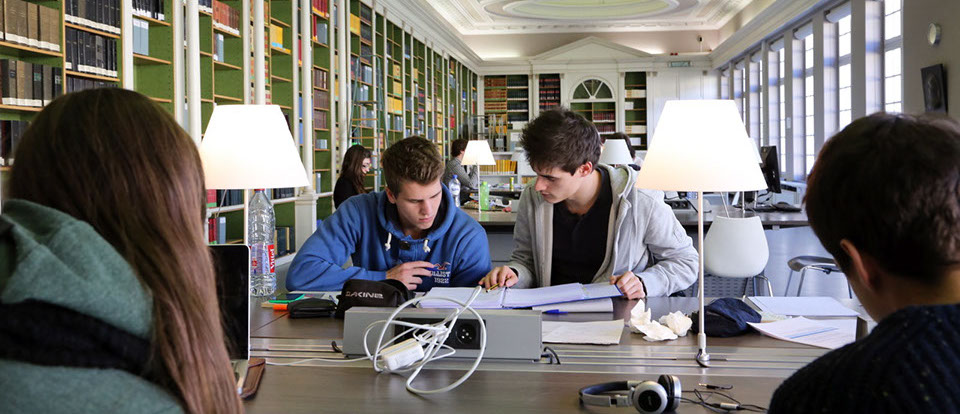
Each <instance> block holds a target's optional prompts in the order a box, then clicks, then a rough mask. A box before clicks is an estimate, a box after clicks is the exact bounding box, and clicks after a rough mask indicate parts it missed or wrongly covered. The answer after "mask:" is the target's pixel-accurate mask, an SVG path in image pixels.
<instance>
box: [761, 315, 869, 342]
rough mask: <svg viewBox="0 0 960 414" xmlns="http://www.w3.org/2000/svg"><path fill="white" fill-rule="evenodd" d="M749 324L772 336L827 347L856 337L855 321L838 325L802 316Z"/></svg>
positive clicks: (850, 340) (851, 340)
mask: <svg viewBox="0 0 960 414" xmlns="http://www.w3.org/2000/svg"><path fill="white" fill-rule="evenodd" d="M750 326H752V327H753V328H754V329H756V330H758V331H760V333H762V334H764V335H767V336H770V337H773V338H777V339H780V340H784V341H790V342H796V343H798V344H804V345H810V346H816V347H820V348H827V349H837V348H839V347H841V346H844V345H846V344H849V343H851V342H853V341H854V340H855V339H856V332H855V326H856V324H855V323H854V324H851V325H850V326H843V327H840V326H838V325H836V324H827V323H823V322H820V321H813V320H810V319H807V318H804V317H802V316H801V317H797V318H790V319H785V320H782V321H777V322H769V323H750Z"/></svg>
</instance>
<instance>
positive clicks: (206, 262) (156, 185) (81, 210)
mask: <svg viewBox="0 0 960 414" xmlns="http://www.w3.org/2000/svg"><path fill="white" fill-rule="evenodd" d="M16 159H17V162H16V164H15V165H14V166H13V171H12V172H11V176H10V196H11V197H14V198H20V199H24V200H28V201H32V202H35V203H38V204H42V205H45V206H48V207H52V208H55V209H58V210H60V211H63V212H65V213H67V214H69V215H71V216H73V217H75V218H77V219H79V220H82V221H85V222H87V223H89V224H90V225H91V226H93V228H94V229H95V230H96V231H97V232H98V233H99V234H100V235H101V236H102V237H103V238H104V239H106V240H107V241H108V242H109V243H110V244H111V245H113V247H114V248H116V249H117V251H118V252H119V253H120V254H121V255H122V256H123V257H124V258H125V259H126V260H127V261H128V262H129V263H130V265H131V266H132V267H133V269H134V271H135V272H136V274H137V276H138V277H139V279H140V282H141V283H142V284H143V285H144V287H145V288H146V289H147V290H148V291H149V292H150V294H151V295H152V298H153V330H152V338H150V339H151V359H150V363H149V368H148V369H149V372H148V373H147V376H148V377H150V379H152V380H153V381H155V382H156V383H158V384H160V385H161V386H163V387H164V388H166V389H167V390H168V391H169V392H170V393H171V394H173V395H175V396H177V397H179V398H180V399H181V401H182V403H183V406H184V410H185V411H188V412H193V413H214V412H216V413H232V412H241V411H242V410H243V408H242V406H241V405H240V400H239V398H238V397H237V395H236V391H235V385H234V380H233V374H232V371H231V368H230V361H229V358H228V356H227V350H226V347H225V345H224V335H223V328H222V326H221V319H220V311H219V309H218V307H217V305H216V303H217V298H216V286H215V281H214V273H213V264H212V261H211V258H210V253H209V251H208V249H207V246H206V242H205V241H204V240H203V236H202V231H201V228H202V225H203V221H204V219H205V212H204V208H203V204H202V200H203V196H204V181H203V169H202V167H201V162H200V156H199V154H198V152H197V149H196V145H195V144H194V143H193V141H192V140H191V139H190V137H189V136H188V135H187V134H186V132H184V131H183V129H181V128H180V127H179V126H178V125H177V123H176V121H174V119H173V118H172V117H171V116H170V115H169V114H168V113H167V112H166V111H164V110H163V109H162V108H160V107H159V106H158V105H157V104H155V103H154V102H152V101H151V100H150V99H149V98H147V97H145V96H143V95H141V94H139V93H136V92H132V91H128V90H124V89H117V88H109V89H94V90H89V91H84V92H77V93H71V94H67V95H64V96H62V97H60V98H57V99H56V100H54V101H53V102H52V103H50V104H49V105H47V107H46V108H45V109H44V110H43V111H41V112H40V113H39V114H38V115H37V117H36V118H35V119H34V121H33V123H32V124H31V125H30V128H28V129H27V131H26V132H25V133H24V136H23V140H22V142H21V143H20V146H19V147H18V148H17V154H16Z"/></svg>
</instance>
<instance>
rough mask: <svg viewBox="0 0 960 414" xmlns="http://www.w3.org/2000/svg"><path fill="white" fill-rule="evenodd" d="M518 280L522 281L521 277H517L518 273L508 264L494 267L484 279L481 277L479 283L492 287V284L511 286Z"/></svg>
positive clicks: (485, 286)
mask: <svg viewBox="0 0 960 414" xmlns="http://www.w3.org/2000/svg"><path fill="white" fill-rule="evenodd" d="M518 281H520V279H519V278H518V277H517V274H516V273H514V272H513V269H511V268H509V267H507V266H500V267H495V268H493V270H491V271H490V273H487V275H486V276H484V278H483V279H480V282H479V283H478V284H479V285H482V286H483V287H484V288H487V289H490V287H492V286H497V287H510V286H513V285H515V284H517V282H518Z"/></svg>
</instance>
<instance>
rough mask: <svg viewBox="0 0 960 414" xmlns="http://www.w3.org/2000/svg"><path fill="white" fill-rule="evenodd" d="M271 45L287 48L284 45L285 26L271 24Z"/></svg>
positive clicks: (282, 48)
mask: <svg viewBox="0 0 960 414" xmlns="http://www.w3.org/2000/svg"><path fill="white" fill-rule="evenodd" d="M270 47H275V48H277V49H280V50H287V49H286V48H285V47H283V26H277V25H275V24H271V25H270Z"/></svg>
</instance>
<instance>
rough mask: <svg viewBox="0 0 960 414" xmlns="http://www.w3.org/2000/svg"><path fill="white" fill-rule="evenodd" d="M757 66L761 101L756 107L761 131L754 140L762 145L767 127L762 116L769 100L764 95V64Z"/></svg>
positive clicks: (757, 86) (756, 83)
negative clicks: (764, 130)
mask: <svg viewBox="0 0 960 414" xmlns="http://www.w3.org/2000/svg"><path fill="white" fill-rule="evenodd" d="M756 65H757V74H758V75H759V76H757V81H756V82H755V85H756V88H757V90H758V91H759V93H758V94H757V96H759V97H760V100H759V101H757V103H756V106H757V121H759V124H760V129H759V130H758V132H757V136H756V137H754V138H756V141H757V142H761V143H762V142H763V129H764V127H765V126H766V122H764V119H763V115H762V114H763V109H762V108H763V106H764V105H766V103H767V99H766V98H767V96H766V94H765V93H763V91H764V88H763V84H764V83H766V82H764V78H763V75H764V73H763V62H759V63H757V64H756Z"/></svg>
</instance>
